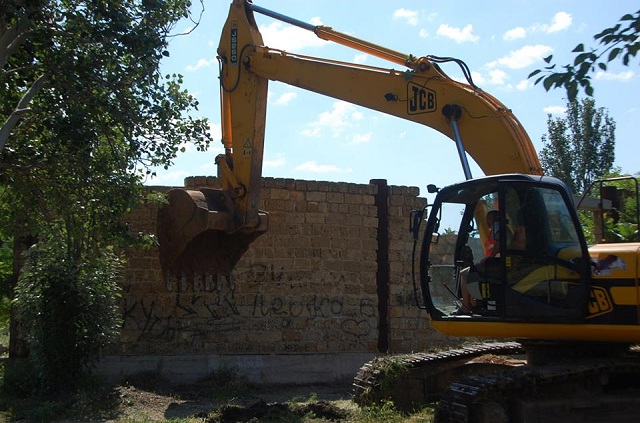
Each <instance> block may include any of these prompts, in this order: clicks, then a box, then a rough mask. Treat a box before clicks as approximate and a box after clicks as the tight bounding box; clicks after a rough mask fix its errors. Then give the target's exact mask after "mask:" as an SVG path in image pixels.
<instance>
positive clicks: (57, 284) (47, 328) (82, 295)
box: [16, 242, 122, 391]
mask: <svg viewBox="0 0 640 423" xmlns="http://www.w3.org/2000/svg"><path fill="white" fill-rule="evenodd" d="M62 244H63V243H60V244H56V243H54V242H44V243H38V244H36V245H35V246H34V247H32V248H31V249H30V251H29V253H28V256H27V261H26V263H25V267H24V269H23V272H22V274H21V275H20V279H19V281H18V286H17V288H16V306H17V307H18V312H19V314H20V316H21V318H22V322H23V325H24V330H25V333H26V334H27V342H28V344H29V349H30V355H29V357H30V361H31V362H32V364H33V367H34V370H35V373H36V375H37V379H38V382H39V383H40V387H41V388H43V389H44V390H45V391H51V390H53V389H60V388H72V387H73V386H74V384H75V383H76V382H77V381H78V380H79V377H80V376H82V375H85V374H88V373H89V372H90V370H91V369H92V367H93V365H94V364H95V363H96V361H97V359H98V357H99V353H100V351H101V349H102V348H103V347H105V346H106V345H107V344H108V343H109V342H110V341H111V340H112V339H114V338H115V336H116V335H117V334H118V331H119V327H120V323H121V314H120V310H119V308H118V304H117V300H118V297H119V295H118V294H119V287H118V279H119V276H120V271H121V268H122V263H121V259H120V258H119V257H118V256H117V255H116V254H114V253H113V252H112V251H111V250H109V249H105V250H103V251H101V252H99V253H96V252H95V251H94V252H93V253H92V254H91V255H90V258H85V259H72V258H71V257H69V256H68V254H66V249H65V248H64V246H63V245H62Z"/></svg>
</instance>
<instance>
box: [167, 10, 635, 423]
mask: <svg viewBox="0 0 640 423" xmlns="http://www.w3.org/2000/svg"><path fill="white" fill-rule="evenodd" d="M254 13H260V14H264V15H267V16H270V17H272V18H275V19H278V20H281V21H284V22H286V23H289V24H291V25H295V26H298V27H301V28H303V29H306V30H309V31H312V32H314V33H315V34H316V35H317V36H318V37H320V38H321V39H324V40H329V41H334V42H337V43H340V44H342V45H345V46H348V47H351V48H353V49H356V50H359V51H361V52H365V53H367V54H371V55H374V56H376V57H379V58H382V59H385V60H387V61H389V62H391V63H393V64H396V65H399V66H402V67H403V69H402V70H395V69H386V68H384V69H383V68H379V67H371V66H364V65H360V64H353V63H344V62H338V61H334V60H328V59H323V58H318V57H309V56H303V55H299V54H293V53H289V52H286V51H282V50H278V49H275V48H271V47H267V46H265V45H264V43H263V40H262V37H261V34H260V32H259V30H258V26H257V24H256V22H255V20H254ZM218 56H219V62H220V88H221V104H222V137H223V140H222V142H223V144H224V148H225V153H224V154H222V155H220V156H218V157H217V158H216V164H217V165H218V171H219V172H218V173H219V175H218V176H219V178H220V179H221V181H222V188H221V189H203V190H200V191H189V190H183V189H175V190H172V191H170V192H169V205H168V206H167V207H164V208H163V209H162V210H161V212H160V214H159V224H158V235H159V238H160V254H161V262H162V264H163V268H164V271H165V274H167V275H174V276H180V275H189V274H190V273H199V274H212V275H218V277H219V276H224V275H226V276H228V275H229V272H230V271H231V270H232V269H233V266H234V265H235V264H236V262H237V260H238V259H239V258H240V257H241V256H242V254H243V253H244V251H246V249H247V248H248V247H249V244H250V243H251V241H253V240H254V239H255V238H256V237H257V236H259V235H260V234H261V233H264V231H266V230H267V229H268V218H269V216H268V213H266V212H263V211H260V210H258V208H257V205H258V200H259V194H260V192H259V189H260V178H261V168H262V159H263V143H264V132H265V118H266V103H267V83H268V80H274V81H281V82H285V83H287V84H290V85H293V86H297V87H300V88H303V89H307V90H310V91H314V92H317V93H320V94H324V95H327V96H331V97H334V98H337V99H341V100H344V101H347V102H350V103H353V104H357V105H361V106H364V107H367V108H370V109H373V110H377V111H380V112H383V113H386V114H390V115H394V116H398V117H399V118H402V119H406V120H409V121H414V122H416V123H419V124H423V125H426V126H428V127H430V128H433V129H435V130H437V131H439V132H441V133H442V134H444V135H446V136H448V137H449V138H451V139H452V140H453V141H454V142H455V143H456V146H457V148H458V152H459V158H460V161H461V163H462V167H463V170H464V173H465V177H466V179H467V180H466V181H464V182H460V183H458V184H455V185H452V186H448V187H445V188H442V189H439V190H438V189H433V190H432V191H433V192H437V195H436V197H435V200H434V201H433V204H431V205H429V206H428V207H427V208H426V209H425V210H422V211H417V212H414V213H412V216H411V217H410V218H411V222H412V231H413V233H414V235H415V238H416V240H421V248H420V249H419V251H420V252H419V260H414V261H418V266H419V269H418V272H417V273H418V274H419V283H418V284H416V285H417V286H416V287H415V288H416V289H415V290H416V293H418V292H421V295H420V294H417V296H418V297H420V298H421V301H420V302H421V303H422V304H423V305H422V307H424V308H426V310H427V311H428V313H429V316H430V318H431V323H432V325H433V327H434V328H435V329H437V330H438V331H441V332H443V333H445V334H449V335H453V336H460V337H472V338H476V337H486V338H491V339H494V340H495V339H500V340H517V343H516V342H508V343H501V344H499V345H498V346H497V347H496V348H493V347H491V346H488V347H487V346H482V347H478V348H474V347H470V348H466V349H462V350H456V351H454V352H451V353H439V354H438V355H435V356H434V355H428V354H425V355H422V356H416V357H412V358H410V359H407V363H411V364H410V365H409V366H408V367H410V369H409V373H408V376H406V377H404V379H403V380H404V381H406V382H407V383H408V384H407V386H409V387H410V388H406V387H405V388H404V390H405V394H406V395H404V396H405V397H406V398H410V399H412V401H413V399H415V402H420V400H424V399H425V398H426V399H431V400H433V399H437V400H439V404H438V409H437V414H436V420H437V421H442V422H448V421H456V422H457V421H460V422H466V421H487V422H488V421H491V422H500V421H523V422H530V421H543V420H544V421H557V420H559V419H561V418H562V419H563V420H567V421H574V420H572V419H574V418H576V416H578V417H577V418H579V419H580V421H596V420H593V419H594V418H595V419H597V421H601V420H600V418H601V417H602V416H606V419H605V420H606V421H632V420H634V419H636V418H640V357H638V356H637V355H636V354H635V353H634V351H633V349H631V348H630V346H631V345H632V344H635V343H637V342H640V286H639V284H638V282H639V281H638V261H639V256H640V243H628V244H609V245H595V246H590V247H588V246H587V243H586V241H585V237H584V235H583V232H582V229H581V226H580V222H579V220H578V216H577V212H576V206H575V204H574V199H573V197H572V196H571V194H570V192H569V189H568V188H567V187H566V186H565V184H563V183H562V182H561V181H559V180H557V179H554V178H551V177H546V176H543V175H542V170H541V166H540V163H539V160H538V157H537V155H536V152H535V149H534V148H533V145H532V143H531V141H530V139H529V137H528V135H527V133H526V131H525V130H524V129H523V127H522V126H521V124H520V123H519V122H518V119H516V117H515V116H514V115H513V114H512V113H511V111H510V110H509V109H508V108H507V107H505V106H504V105H503V104H502V103H500V102H499V101H498V100H497V99H495V98H494V97H493V96H491V95H489V94H488V93H486V92H484V91H483V90H481V89H480V88H478V87H477V86H475V85H474V84H473V82H472V80H471V77H470V72H469V70H468V68H467V67H466V65H465V64H464V63H463V62H461V61H459V60H457V59H452V58H442V57H435V56H423V57H416V56H413V55H409V54H403V53H400V52H397V51H394V50H390V49H387V48H384V47H381V46H378V45H375V44H372V43H369V42H367V41H364V40H361V39H357V38H355V37H352V36H349V35H346V34H343V33H340V32H338V31H335V30H333V29H332V28H330V27H326V26H312V25H309V24H307V23H305V22H301V21H298V20H296V19H292V18H290V17H287V16H284V15H281V14H279V13H275V12H273V11H270V10H267V9H264V8H262V7H259V6H257V5H255V4H253V3H251V2H250V1H248V0H233V2H232V4H231V6H230V10H229V15H228V18H227V21H226V23H225V26H224V28H223V31H222V35H221V38H220V44H219V47H218ZM449 61H451V62H455V63H457V64H458V65H459V66H460V67H461V69H462V71H463V73H464V75H465V76H466V79H467V83H462V82H458V81H455V80H453V79H452V78H450V77H448V76H447V75H446V74H445V73H444V72H443V71H442V69H441V68H440V66H439V64H440V63H442V62H449ZM467 154H469V155H470V156H471V157H473V159H475V161H476V162H477V163H478V165H479V166H480V168H481V169H482V171H483V172H484V173H485V174H486V175H489V176H486V177H482V178H475V179H474V178H472V176H471V171H470V170H469V165H468V162H467ZM427 211H428V212H429V213H428V216H426V215H425V213H426V212H427ZM489 212H492V213H491V215H492V217H491V219H488V218H487V215H488V214H489ZM445 214H446V215H447V216H448V217H449V218H454V217H456V216H458V219H459V226H458V228H457V229H458V232H457V242H456V245H455V251H454V253H453V255H452V257H451V259H450V262H449V263H448V264H447V265H446V266H443V264H442V263H438V264H434V263H432V258H431V257H432V251H433V248H434V247H433V246H434V245H435V244H437V241H438V239H439V237H440V236H439V228H440V222H441V220H442V216H443V215H445ZM425 218H426V230H425V231H424V232H421V231H420V223H421V222H423V221H424V220H425ZM483 243H484V244H485V246H487V247H488V245H489V244H491V251H492V252H491V253H490V254H487V253H486V252H484V251H482V248H481V246H482V244H483ZM479 246H480V247H479ZM474 255H475V258H474ZM485 255H486V256H485ZM483 256H485V257H483ZM521 348H524V351H526V354H527V359H528V363H527V364H526V365H511V364H508V365H504V366H501V367H500V369H501V371H499V372H497V371H495V368H493V367H492V368H491V370H488V371H486V372H480V373H476V374H475V375H474V376H469V377H460V378H454V379H451V374H453V373H455V372H456V371H458V367H459V366H458V364H459V363H460V361H461V360H467V359H468V358H469V357H474V356H477V355H479V354H481V353H482V354H484V353H486V352H494V353H497V352H498V351H509V352H517V351H520V350H521ZM445 362H447V363H453V362H455V363H456V364H443V363H445ZM365 367H366V366H365ZM365 367H363V369H365V371H364V373H367V372H369V375H368V376H367V377H361V378H360V380H361V382H362V385H361V386H360V388H361V389H363V390H369V389H375V386H376V377H375V374H378V373H377V370H376V369H372V368H371V366H368V367H366V368H365ZM433 367H439V368H443V367H446V368H448V369H449V370H452V369H453V370H454V371H453V372H449V373H447V374H448V375H449V376H448V378H449V379H447V381H446V384H447V386H446V387H444V388H443V387H442V386H440V387H435V388H434V386H433V385H434V384H433V383H432V381H431V380H430V378H431V377H432V376H433V375H434V374H435V373H432V372H431V370H430V369H431V368H433ZM412 369H413V370H412ZM414 370H415V372H414ZM412 372H413V373H412ZM458 374H460V375H461V374H464V372H463V371H458ZM433 377H436V376H433ZM435 385H437V384H435ZM399 389H403V388H399ZM408 389H409V390H410V391H411V392H409V391H408ZM432 389H433V390H434V391H433V392H432V391H431V390H432ZM602 418H603V419H604V417H602ZM615 419H617V420H615ZM575 421H578V420H575Z"/></svg>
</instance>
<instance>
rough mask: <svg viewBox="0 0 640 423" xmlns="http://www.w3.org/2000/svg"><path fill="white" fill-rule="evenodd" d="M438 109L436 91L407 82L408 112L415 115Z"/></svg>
mask: <svg viewBox="0 0 640 423" xmlns="http://www.w3.org/2000/svg"><path fill="white" fill-rule="evenodd" d="M435 111H436V93H435V91H433V90H430V89H428V88H425V87H423V86H421V85H418V84H414V83H413V82H409V83H408V84H407V113H409V114H410V115H415V114H418V113H427V112H435Z"/></svg>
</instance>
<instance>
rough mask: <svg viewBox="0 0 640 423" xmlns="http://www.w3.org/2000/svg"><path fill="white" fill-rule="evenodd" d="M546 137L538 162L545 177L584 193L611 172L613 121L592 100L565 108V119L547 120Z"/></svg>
mask: <svg viewBox="0 0 640 423" xmlns="http://www.w3.org/2000/svg"><path fill="white" fill-rule="evenodd" d="M547 130H548V134H547V135H543V136H542V142H543V144H544V147H543V148H542V151H541V152H540V162H541V164H542V168H543V170H544V171H545V173H546V174H548V175H551V176H555V177H557V178H559V179H562V180H563V181H564V182H565V183H567V184H568V185H569V187H570V188H571V189H572V190H573V192H574V193H579V194H581V193H583V192H585V190H586V189H587V188H588V187H589V186H590V185H591V182H593V181H594V180H595V179H597V178H599V177H601V176H602V175H604V174H606V173H607V172H609V171H610V170H611V167H612V166H613V162H614V159H615V151H614V150H615V130H616V124H615V121H614V120H613V119H612V118H611V117H609V115H608V114H607V112H606V110H605V109H604V108H596V106H595V101H594V100H593V99H592V98H586V99H583V100H580V101H573V102H570V103H568V104H567V113H566V118H553V117H552V116H551V115H548V116H547Z"/></svg>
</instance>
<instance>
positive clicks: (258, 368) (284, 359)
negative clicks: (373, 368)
mask: <svg viewBox="0 0 640 423" xmlns="http://www.w3.org/2000/svg"><path fill="white" fill-rule="evenodd" d="M374 357H375V354H373V353H331V354H202V355H188V356H186V355H153V356H151V355H147V356H106V357H103V358H102V360H101V361H100V363H99V364H98V367H97V373H98V374H101V375H103V376H105V377H106V378H107V380H109V381H110V382H114V383H118V382H121V381H122V380H124V379H126V378H127V376H131V375H135V374H137V373H141V372H149V371H153V372H158V373H160V374H162V375H163V376H164V377H166V378H168V379H169V380H171V381H172V382H175V383H191V382H195V381H198V380H201V379H204V378H206V377H207V376H210V375H212V374H215V373H218V372H232V373H233V374H234V375H237V376H238V377H239V378H242V379H245V380H246V381H247V382H249V383H253V384H256V385H269V384H273V385H311V384H332V383H337V382H345V381H349V380H352V379H353V377H354V376H355V375H356V373H357V372H358V369H360V367H362V365H363V364H364V363H366V362H368V361H370V360H371V359H373V358H374Z"/></svg>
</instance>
